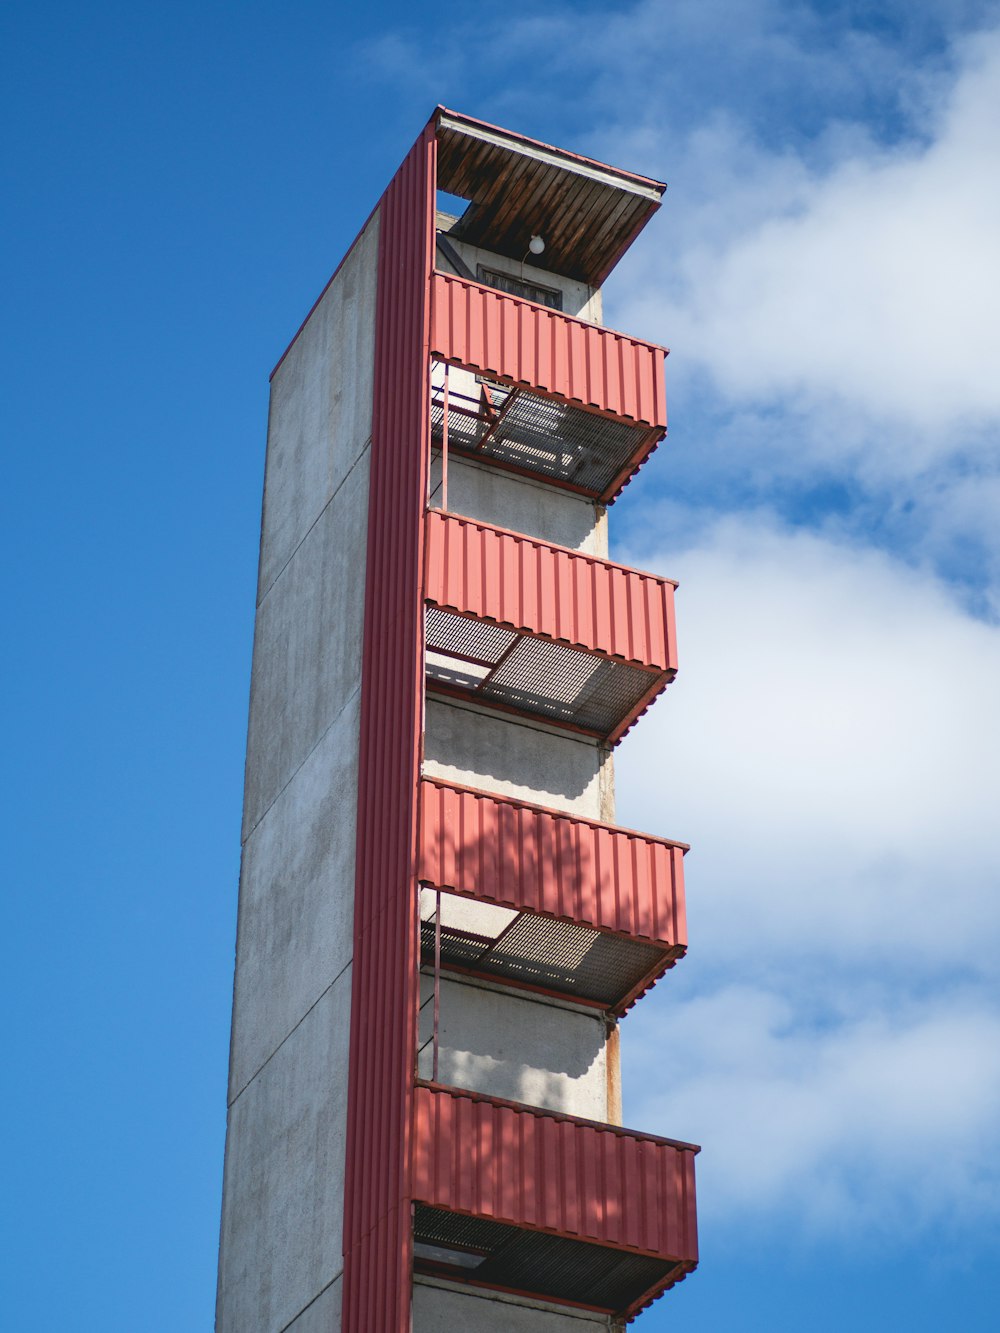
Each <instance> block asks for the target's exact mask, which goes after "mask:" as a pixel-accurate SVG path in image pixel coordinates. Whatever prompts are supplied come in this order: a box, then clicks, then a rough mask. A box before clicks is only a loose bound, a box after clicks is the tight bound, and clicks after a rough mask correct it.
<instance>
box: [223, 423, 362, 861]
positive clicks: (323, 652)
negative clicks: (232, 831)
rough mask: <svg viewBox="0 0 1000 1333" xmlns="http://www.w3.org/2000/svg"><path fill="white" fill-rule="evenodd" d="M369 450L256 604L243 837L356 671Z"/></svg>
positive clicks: (349, 688)
mask: <svg viewBox="0 0 1000 1333" xmlns="http://www.w3.org/2000/svg"><path fill="white" fill-rule="evenodd" d="M370 453H371V451H370V450H367V449H366V450H365V451H364V453H363V454H362V456H361V457H360V458H359V459H358V460H357V462H356V463H355V464H354V467H353V468H352V469H351V471H350V472H349V473H348V475H347V476H346V477H345V478H344V480H343V482H342V484H341V486H340V488H339V489H338V490H337V492H336V494H335V495H334V496H333V497H332V499H331V500H330V501H329V503H328V504H327V505H326V508H325V509H324V510H323V512H322V513H321V514H320V516H319V518H318V519H317V520H316V522H315V523H314V524H313V526H312V527H311V528H310V530H309V532H308V534H307V535H306V536H305V538H304V539H303V540H302V542H301V543H300V544H299V546H298V547H297V548H296V551H295V554H294V555H293V556H292V558H291V559H290V560H289V561H288V563H287V564H286V565H285V567H284V568H283V569H282V571H281V573H280V575H279V576H278V578H277V579H276V580H275V581H274V583H273V584H272V585H271V587H270V589H269V590H268V592H267V595H266V596H265V597H264V600H263V601H262V602H261V604H260V606H259V607H258V608H257V625H256V631H255V635H254V655H253V673H252V676H251V681H250V727H249V733H248V737H247V767H246V786H245V793H244V823H243V836H244V838H246V837H248V836H249V834H250V833H251V832H252V831H253V829H254V828H255V827H256V825H257V824H258V822H259V821H260V819H261V818H262V816H263V815H264V813H265V812H266V811H267V809H268V807H269V806H270V805H271V803H272V802H273V801H274V800H275V799H276V798H277V797H278V795H279V794H280V792H281V791H282V789H283V788H284V787H285V785H286V784H287V783H288V782H289V781H290V780H291V778H292V777H293V776H294V774H295V772H296V771H297V769H298V768H299V766H300V765H301V764H302V763H303V762H304V761H305V759H306V758H307V757H308V755H309V753H310V751H311V750H312V749H313V747H314V746H315V745H316V744H317V742H318V741H319V740H320V739H321V737H322V736H323V735H324V733H325V732H326V730H327V728H328V727H329V726H330V725H331V723H332V722H333V721H334V720H335V719H336V717H337V716H338V715H339V713H340V711H341V709H342V708H343V707H344V705H345V703H346V702H347V700H348V698H349V697H350V696H351V694H352V693H353V692H354V691H355V690H356V689H357V687H358V682H359V681H360V679H361V644H362V632H363V628H364V612H365V551H366V539H367V528H368V462H369V458H370Z"/></svg>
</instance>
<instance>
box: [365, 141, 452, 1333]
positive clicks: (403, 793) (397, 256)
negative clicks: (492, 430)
mask: <svg viewBox="0 0 1000 1333" xmlns="http://www.w3.org/2000/svg"><path fill="white" fill-rule="evenodd" d="M435 148H436V139H435V136H434V131H433V126H428V127H427V129H425V131H424V133H423V134H422V135H421V137H420V139H418V141H417V143H416V145H415V146H414V147H413V149H412V150H411V152H410V153H409V154H408V156H407V157H406V159H405V161H404V162H403V164H402V166H401V167H400V169H399V171H398V172H397V174H396V176H395V177H394V179H393V181H392V182H391V184H390V185H389V188H388V189H387V191H386V193H385V195H384V196H383V199H382V202H381V205H380V209H381V221H380V227H379V255H378V289H377V297H376V322H375V330H376V332H375V367H374V401H373V422H372V447H371V476H370V489H369V505H368V553H367V568H366V573H365V637H364V651H363V662H362V684H361V736H360V754H359V770H358V821H357V844H356V869H355V900H354V958H353V974H352V991H351V1045H350V1067H349V1075H348V1105H347V1170H346V1177H345V1187H344V1232H343V1237H344V1238H343V1248H344V1300H343V1316H342V1328H343V1330H344V1333H375V1330H378V1333H407V1330H408V1329H409V1326H410V1284H411V1266H412V1229H411V1219H410V1170H411V1160H410V1154H411V1122H412V1107H413V1068H414V1059H415V1050H416V1013H417V993H418V981H419V973H418V968H419V950H418V943H417V932H418V925H417V921H418V908H417V901H418V898H417V885H416V877H415V855H416V815H417V810H416V789H417V777H418V771H419V769H418V765H419V738H420V721H421V690H422V680H423V620H422V597H421V591H422V582H423V554H424V538H423V516H424V497H425V495H426V484H427V483H426V469H427V457H428V444H429V441H428V433H429V404H428V375H427V366H428V353H427V331H428V321H429V290H428V286H429V277H430V271H431V265H432V245H433V207H434V153H435Z"/></svg>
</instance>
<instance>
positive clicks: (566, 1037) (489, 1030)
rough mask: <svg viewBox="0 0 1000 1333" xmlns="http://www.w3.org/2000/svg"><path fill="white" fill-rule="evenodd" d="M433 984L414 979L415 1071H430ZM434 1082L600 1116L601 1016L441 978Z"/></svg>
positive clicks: (604, 1078)
mask: <svg viewBox="0 0 1000 1333" xmlns="http://www.w3.org/2000/svg"><path fill="white" fill-rule="evenodd" d="M433 987H434V981H433V978H432V977H430V976H426V975H424V976H422V977H421V978H420V997H421V1002H422V1007H421V1010H420V1047H421V1050H420V1057H419V1070H420V1076H421V1078H430V1077H431V1073H432V1056H433V1050H432V1044H431V1037H432V1034H433V1020H434V1013H433V1009H434V1006H433ZM440 1011H441V1012H440V1025H439V1054H438V1081H439V1082H441V1083H448V1084H450V1085H451V1086H452V1087H456V1088H468V1089H469V1090H470V1091H471V1092H482V1093H485V1094H486V1095H487V1096H489V1097H506V1098H507V1099H508V1100H510V1101H514V1102H525V1103H526V1104H527V1105H529V1106H541V1107H544V1108H545V1109H546V1110H548V1111H563V1112H565V1113H566V1114H567V1115H579V1116H585V1117H586V1118H587V1119H590V1120H606V1119H607V1110H608V1074H607V1066H606V1063H605V1029H604V1021H603V1019H602V1018H601V1017H600V1016H599V1015H597V1016H595V1015H591V1014H589V1013H587V1012H585V1011H583V1010H571V1009H567V1008H563V1007H561V1006H557V1005H554V1004H547V1003H546V1002H545V1001H544V1000H542V999H538V1000H535V999H529V998H527V997H526V996H525V995H524V993H523V992H518V991H515V990H503V991H501V990H499V989H497V990H492V989H486V988H484V987H481V986H478V985H477V984H476V983H475V982H474V981H472V980H471V979H470V980H469V981H468V982H466V981H456V980H454V979H453V978H451V977H448V976H442V978H441V1003H440Z"/></svg>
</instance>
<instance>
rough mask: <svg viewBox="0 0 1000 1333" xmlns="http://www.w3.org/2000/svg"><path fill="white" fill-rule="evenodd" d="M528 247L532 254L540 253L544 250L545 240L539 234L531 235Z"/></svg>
mask: <svg viewBox="0 0 1000 1333" xmlns="http://www.w3.org/2000/svg"><path fill="white" fill-rule="evenodd" d="M528 249H529V250H530V251H531V253H532V254H533V255H540V254H542V253H543V252H544V250H545V241H544V240H543V239H542V237H541V236H532V238H531V240H530V241H529V242H528Z"/></svg>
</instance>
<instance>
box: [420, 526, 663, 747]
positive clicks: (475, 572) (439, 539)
mask: <svg viewBox="0 0 1000 1333" xmlns="http://www.w3.org/2000/svg"><path fill="white" fill-rule="evenodd" d="M425 577H426V586H425V598H426V601H427V603H428V610H427V623H426V635H427V677H428V683H429V686H430V688H432V689H433V690H435V691H437V692H440V693H445V694H453V695H456V696H459V697H464V698H469V699H475V700H478V701H480V702H482V703H486V704H489V705H491V706H492V707H496V708H502V709H506V710H508V711H512V712H516V713H522V714H526V715H529V716H534V717H540V718H545V719H547V720H549V721H551V722H555V723H558V724H560V725H562V726H567V727H571V728H573V729H574V730H577V731H581V732H584V733H586V734H587V735H590V736H594V737H597V738H599V739H601V740H604V741H608V742H609V743H614V742H615V741H617V740H619V739H620V738H621V737H622V736H623V735H624V733H625V732H626V731H627V730H628V728H629V727H630V726H631V725H632V723H633V722H634V721H635V720H636V718H637V717H638V716H639V714H640V713H642V712H643V711H644V710H645V709H646V708H648V706H649V704H650V703H651V702H652V701H653V699H654V698H655V697H656V696H657V695H658V694H659V693H660V691H661V690H662V689H663V688H664V687H665V686H666V685H667V684H668V683H669V682H670V681H671V680H672V679H673V678H674V675H675V674H676V670H677V652H676V628H675V623H674V587H675V586H676V585H675V584H674V583H673V582H672V581H671V580H670V579H662V578H658V577H657V576H656V575H655V574H644V573H641V572H640V571H638V570H634V569H629V568H627V567H626V566H625V565H616V564H613V563H612V562H611V561H608V560H600V559H598V558H597V557H596V556H590V555H583V554H581V553H580V552H579V551H571V550H568V549H567V548H566V547H562V546H552V545H549V544H548V543H546V542H541V541H537V540H536V539H535V538H533V537H526V536H524V535H523V534H522V533H517V532H508V531H507V530H506V529H504V528H495V527H492V526H490V525H489V524H487V523H478V522H475V521H474V520H472V519H468V518H461V517H459V516H458V515H455V514H446V513H443V512H441V511H439V510H432V511H430V513H428V515H427V560H426V576H425Z"/></svg>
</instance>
